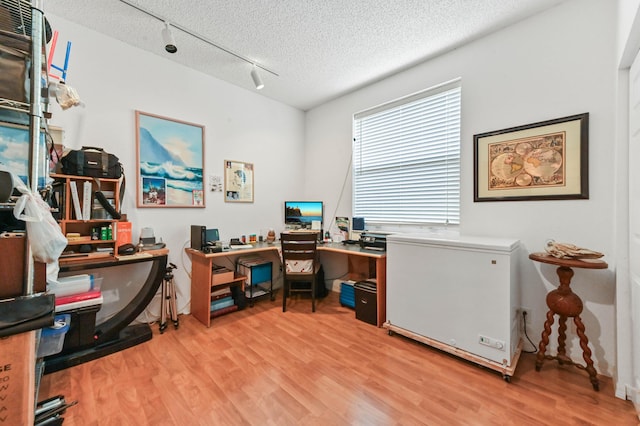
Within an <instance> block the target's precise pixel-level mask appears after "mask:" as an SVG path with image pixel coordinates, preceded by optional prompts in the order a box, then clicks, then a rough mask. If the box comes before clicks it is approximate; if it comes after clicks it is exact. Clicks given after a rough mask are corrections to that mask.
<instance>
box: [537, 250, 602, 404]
mask: <svg viewBox="0 0 640 426" xmlns="http://www.w3.org/2000/svg"><path fill="white" fill-rule="evenodd" d="M529 259H531V260H535V261H536V262H542V263H549V264H551V265H557V266H558V270H557V273H558V277H559V278H560V287H558V288H557V289H555V290H552V291H550V292H549V293H548V294H547V306H548V307H549V311H548V312H547V320H546V321H545V322H544V331H543V332H542V340H540V344H539V345H538V354H537V356H536V357H537V358H536V371H540V369H541V368H542V364H543V363H544V361H545V359H555V360H557V361H558V363H559V364H560V365H562V364H567V365H574V366H576V367H577V368H580V369H583V370H586V371H587V373H589V379H590V380H591V385H592V386H593V389H594V390H596V391H597V390H599V389H600V385H599V383H598V373H597V372H596V369H595V368H594V367H593V360H592V359H591V350H590V349H589V346H588V344H589V339H588V338H587V335H586V334H585V332H584V324H583V323H582V319H580V313H582V308H583V305H582V300H581V299H580V298H579V297H578V295H577V294H575V293H574V292H573V291H571V287H570V283H571V278H572V277H573V270H572V269H571V268H572V267H573V268H585V269H606V268H607V267H608V265H607V263H606V262H604V261H602V260H599V259H588V260H580V259H558V258H556V257H553V256H550V255H548V254H546V253H532V254H530V255H529ZM554 315H558V316H559V320H558V354H557V355H556V356H551V355H545V352H546V350H547V345H548V344H549V335H550V334H551V326H552V325H553V320H554ZM567 318H573V322H574V323H575V325H576V333H577V334H578V337H579V338H580V347H581V348H582V357H583V358H584V360H585V362H586V366H583V365H580V364H576V363H574V362H573V361H572V360H571V358H569V357H568V356H567V354H566V346H565V341H566V339H567V335H566V331H567Z"/></svg>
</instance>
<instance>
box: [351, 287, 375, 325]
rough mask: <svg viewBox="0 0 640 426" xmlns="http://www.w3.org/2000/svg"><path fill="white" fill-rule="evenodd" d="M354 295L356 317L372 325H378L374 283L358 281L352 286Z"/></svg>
mask: <svg viewBox="0 0 640 426" xmlns="http://www.w3.org/2000/svg"><path fill="white" fill-rule="evenodd" d="M353 288H354V290H355V296H356V318H357V319H359V320H360V321H364V322H366V323H369V324H372V325H378V305H377V295H376V293H377V291H376V284H375V283H372V282H369V281H360V282H357V283H355V284H354V286H353Z"/></svg>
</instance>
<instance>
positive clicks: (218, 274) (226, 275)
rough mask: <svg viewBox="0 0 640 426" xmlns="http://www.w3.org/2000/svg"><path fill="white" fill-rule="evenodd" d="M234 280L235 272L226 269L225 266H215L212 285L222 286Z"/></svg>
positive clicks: (212, 272)
mask: <svg viewBox="0 0 640 426" xmlns="http://www.w3.org/2000/svg"><path fill="white" fill-rule="evenodd" d="M233 278H234V273H233V271H231V270H229V269H227V268H225V267H224V266H217V265H213V270H212V271H211V285H212V286H214V285H220V284H224V283H228V282H229V281H232V280H233Z"/></svg>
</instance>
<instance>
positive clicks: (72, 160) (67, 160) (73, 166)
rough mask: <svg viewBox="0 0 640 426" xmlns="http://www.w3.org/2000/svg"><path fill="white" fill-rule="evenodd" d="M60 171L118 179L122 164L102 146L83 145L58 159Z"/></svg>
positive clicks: (76, 174) (74, 174)
mask: <svg viewBox="0 0 640 426" xmlns="http://www.w3.org/2000/svg"><path fill="white" fill-rule="evenodd" d="M60 162H61V163H62V173H64V174H65V175H73V176H88V177H95V178H103V179H104V178H107V179H120V177H121V176H122V165H121V164H120V160H119V159H118V157H116V156H115V155H113V154H108V153H107V152H106V151H105V150H104V149H102V148H95V147H91V146H83V147H82V149H79V150H72V151H69V152H68V153H67V154H66V155H65V156H64V157H62V158H61V159H60Z"/></svg>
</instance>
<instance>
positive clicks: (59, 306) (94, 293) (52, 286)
mask: <svg viewBox="0 0 640 426" xmlns="http://www.w3.org/2000/svg"><path fill="white" fill-rule="evenodd" d="M101 281H102V278H101V277H94V276H93V275H89V274H80V275H73V276H69V277H62V278H58V281H56V282H49V283H48V287H49V292H50V293H53V294H55V296H56V301H55V304H56V312H65V311H70V310H72V309H79V308H84V307H86V306H94V305H101V304H102V302H103V298H102V293H101V292H100V284H101Z"/></svg>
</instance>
